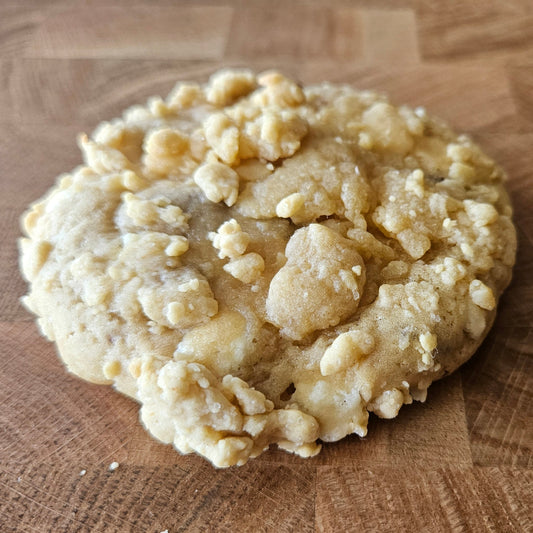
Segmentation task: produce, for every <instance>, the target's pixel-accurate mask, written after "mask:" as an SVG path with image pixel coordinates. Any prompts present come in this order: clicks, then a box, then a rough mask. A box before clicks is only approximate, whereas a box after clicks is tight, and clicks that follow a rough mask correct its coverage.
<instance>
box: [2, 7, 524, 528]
mask: <svg viewBox="0 0 533 533" xmlns="http://www.w3.org/2000/svg"><path fill="white" fill-rule="evenodd" d="M222 66H251V67H252V68H254V69H256V70H264V69H267V68H273V67H275V68H279V69H281V70H282V71H284V72H285V73H287V74H289V75H291V76H294V77H296V78H298V79H300V80H301V81H302V82H304V83H313V82H319V81H323V80H330V81H334V82H346V83H350V84H352V85H354V86H355V87H358V88H365V89H366V88H373V89H376V90H378V91H382V92H387V93H388V94H389V95H390V96H391V99H392V101H393V102H394V103H397V104H400V103H406V104H408V105H413V106H417V105H423V106H425V107H426V108H427V109H428V111H429V112H430V113H431V114H435V115H439V116H441V117H443V118H444V119H446V120H447V121H448V122H449V123H450V124H452V126H453V127H454V128H455V129H457V130H462V131H466V132H468V133H469V134H471V135H472V136H473V138H474V139H475V140H476V141H478V142H479V143H480V144H481V145H482V146H483V147H484V148H485V150H486V151H487V152H488V153H489V154H491V155H492V156H493V157H495V158H496V159H497V160H498V161H499V162H500V163H501V164H502V165H503V166H504V167H505V168H506V170H507V172H508V174H509V183H508V185H509V190H510V192H511V196H512V200H513V203H514V208H515V223H516V226H517V230H518V242H519V250H518V258H517V264H516V267H515V270H514V279H513V282H512V284H511V286H510V287H509V289H508V290H507V292H506V293H505V295H504V296H503V298H502V300H501V302H500V305H499V314H498V317H497V319H496V322H495V324H494V327H493V329H492V331H491V333H490V334H489V336H488V337H487V339H486V340H485V342H484V343H483V344H482V346H481V348H480V349H479V350H478V352H477V354H476V355H475V356H474V357H473V358H472V359H471V360H470V361H469V362H468V363H467V364H466V365H464V367H463V368H461V369H460V370H459V371H458V372H456V373H455V374H453V375H452V376H451V377H449V378H446V379H445V380H443V381H441V382H438V383H436V384H434V385H433V386H432V387H431V388H430V389H429V397H428V400H427V402H426V403H425V404H420V403H415V404H413V405H411V406H405V407H403V408H402V410H401V411H400V414H399V416H398V418H396V419H394V420H380V419H377V418H376V417H371V421H370V424H369V431H368V436H367V437H366V438H364V439H360V438H359V437H355V436H354V437H349V438H346V439H344V440H343V441H341V442H338V443H335V444H328V445H325V446H324V447H323V451H322V453H321V454H320V455H318V456H317V457H314V458H312V459H307V460H306V459H301V458H299V457H296V456H293V455H289V454H287V453H285V452H282V451H279V450H277V449H271V450H270V451H268V452H266V453H265V454H263V455H262V456H260V457H259V458H258V459H255V460H253V461H251V462H249V463H248V464H247V465H245V466H243V467H233V468H229V469H226V470H215V469H214V468H213V467H212V466H211V465H210V464H209V463H208V462H206V461H205V460H204V459H202V458H200V457H197V456H181V455H179V454H178V453H177V452H175V451H174V450H173V449H172V447H170V446H164V445H162V444H159V443H158V442H156V441H155V440H153V439H152V438H151V437H150V436H149V435H148V434H147V433H146V432H145V430H144V429H143V428H142V426H141V424H140V423H139V420H138V406H137V404H136V403H135V402H134V401H132V400H130V399H128V398H125V397H123V396H121V395H119V394H118V393H116V392H114V391H113V390H112V389H111V388H109V387H104V386H98V385H93V384H89V383H86V382H83V381H81V380H79V379H77V378H76V377H74V376H72V375H69V374H68V373H67V372H66V370H65V369H64V367H63V365H62V364H61V363H60V361H59V359H58V357H57V355H56V352H55V349H54V346H53V345H52V344H51V343H49V342H47V341H46V340H44V339H43V338H42V337H41V336H40V335H39V333H38V331H37V327H36V325H35V323H34V320H33V317H32V316H31V315H30V314H29V313H28V312H27V311H25V310H24V308H23V307H22V306H21V305H20V302H19V298H20V297H21V296H22V295H23V294H24V292H25V290H26V286H25V283H24V281H23V280H22V278H21V277H20V275H19V273H18V265H17V261H18V259H17V255H18V254H17V247H16V239H17V238H18V236H19V235H20V229H19V217H20V215H21V213H22V212H23V211H24V209H25V207H26V206H27V205H28V204H29V203H30V202H31V201H33V200H35V199H37V198H38V197H39V196H40V195H42V194H43V193H44V192H45V191H46V190H47V189H48V188H49V187H50V186H51V185H52V184H53V182H54V179H55V177H56V176H57V175H58V174H60V173H61V172H63V171H67V170H70V169H71V168H73V167H74V166H76V165H77V164H79V163H80V162H81V156H80V153H79V150H78V148H77V147H76V142H75V137H76V134H77V133H79V132H81V131H85V132H90V131H92V129H93V128H94V127H95V126H96V124H97V123H98V122H100V121H101V120H103V119H109V118H112V117H114V116H118V115H119V114H120V112H121V111H122V110H123V109H124V108H126V107H128V106H130V105H132V104H134V103H138V102H144V101H145V100H146V98H147V97H148V96H150V95H153V94H161V95H165V94H166V93H168V91H169V90H170V89H171V88H172V86H173V85H174V83H175V82H176V81H178V80H183V79H199V80H206V79H207V78H208V76H209V75H210V74H211V73H212V72H213V71H215V70H216V69H218V68H219V67H222ZM0 179H1V194H0V230H1V231H0V239H1V245H0V260H1V265H0V302H1V304H0V313H1V315H0V531H1V532H12V531H16V532H19V531H20V532H22V531H24V532H26V531H37V532H78V531H80V532H143V533H144V532H154V533H159V532H162V531H165V530H168V532H169V533H176V532H182V531H183V532H189V531H194V532H195V531H198V532H204V531H227V532H241V531H251V532H255V531H272V532H274V531H275V532H289V531H295V532H310V531H324V532H344V531H357V532H366V531H369V532H373V531H375V532H388V531H391V532H402V531H410V532H412V531H414V532H417V531H424V532H447V531H453V532H469V531H472V532H483V531H494V532H507V531H509V532H521V531H530V532H531V531H533V519H532V516H533V470H532V468H533V453H532V448H533V416H532V414H533V407H532V405H533V401H532V400H533V398H532V395H533V387H532V376H533V3H531V2H530V1H528V0H512V1H510V0H507V1H505V2H504V1H501V2H499V1H496V0H473V1H468V2H465V1H464V0H449V1H442V2H431V1H429V0H425V1H424V0H400V1H397V2H386V1H385V0H377V1H371V0H367V1H348V0H345V1H341V0H333V1H330V2H319V1H303V0H302V1H278V0H270V1H269V0H257V1H249V2H246V1H244V0H243V1H237V0H234V1H230V0H220V1H217V0H210V1H208V0H200V1H192V0H189V1H185V0H183V1H171V0H166V1H165V0H158V1H149V0H86V1H66V0H56V1H54V0H12V1H11V0H3V1H2V2H0ZM114 461H116V462H117V463H119V466H118V468H116V470H114V471H112V470H110V469H109V465H110V464H111V463H112V462H114Z"/></svg>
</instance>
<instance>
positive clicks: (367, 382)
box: [20, 70, 516, 467]
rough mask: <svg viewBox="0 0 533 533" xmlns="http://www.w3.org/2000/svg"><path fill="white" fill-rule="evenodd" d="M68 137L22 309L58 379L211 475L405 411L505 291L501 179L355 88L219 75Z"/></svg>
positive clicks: (463, 354)
mask: <svg viewBox="0 0 533 533" xmlns="http://www.w3.org/2000/svg"><path fill="white" fill-rule="evenodd" d="M79 145H80V148H81V151H82V153H83V159H84V163H83V164H82V165H81V166H79V167H78V168H76V169H74V170H73V171H72V172H69V173H68V174H65V175H62V176H60V177H59V179H58V181H57V184H56V186H55V187H54V188H53V189H51V191H50V192H49V193H48V194H47V195H46V196H45V197H44V198H43V199H41V200H40V201H38V202H37V203H35V204H34V205H33V206H32V207H31V209H30V210H29V212H28V213H27V214H26V215H25V216H24V219H23V229H24V232H25V234H26V237H25V238H22V239H21V240H20V250H21V268H22V271H23V273H24V276H25V277H26V279H27V280H28V281H29V283H30V287H31V288H30V292H29V294H28V295H27V296H26V297H24V303H25V305H26V306H27V308H28V309H29V310H31V311H32V312H33V313H35V314H36V315H37V316H38V324H39V326H40V329H41V331H42V332H43V334H44V335H46V336H47V337H48V338H49V339H50V340H52V341H54V342H55V343H56V345H57V348H58V351H59V354H60V356H61V358H62V360H63V361H64V362H65V364H66V366H67V368H68V369H69V370H70V371H71V372H73V373H74V374H76V375H78V376H80V377H81V378H83V379H85V380H88V381H91V382H94V383H106V384H110V385H113V386H114V387H115V388H116V389H117V390H118V391H120V392H122V393H124V394H126V395H128V396H131V397H132V398H135V399H136V400H137V401H138V402H139V403H140V406H141V407H140V417H141V420H142V422H143V424H144V425H145V426H146V428H147V429H148V431H149V432H150V433H151V434H152V435H153V436H154V437H156V438H157V439H159V440H160V441H162V442H164V443H172V444H173V445H174V446H175V447H176V449H177V450H179V451H180V452H182V453H190V452H196V453H198V454H201V455H202V456H204V457H206V458H207V459H208V460H210V461H211V462H212V463H213V464H214V465H216V466H218V467H224V466H229V465H241V464H243V463H245V462H246V461H247V460H248V459H249V458H253V457H256V456H257V455H259V454H260V453H261V452H263V451H264V450H266V449H267V448H268V447H269V445H270V444H272V443H276V444H277V445H278V446H279V447H281V448H283V449H284V450H288V451H290V452H294V453H296V454H298V455H300V456H303V457H308V456H312V455H315V454H316V453H318V452H319V450H320V446H321V442H330V441H336V440H339V439H342V438H343V437H344V436H345V435H349V434H352V433H355V434H357V435H359V436H364V435H365V434H366V431H367V429H366V428H367V421H368V416H369V412H373V413H375V414H377V415H378V416H380V417H383V418H393V417H395V416H396V415H397V413H398V410H399V409H400V407H401V406H402V405H403V404H409V403H411V402H412V401H413V399H414V400H418V401H424V400H425V398H426V391H427V388H428V386H429V385H430V384H431V382H433V381H434V380H436V379H439V378H441V377H443V376H445V375H446V374H449V373H450V372H453V371H454V370H455V369H456V368H457V367H458V366H459V365H461V364H462V363H463V362H465V361H466V360H467V359H468V358H469V357H470V356H471V355H472V354H473V353H474V351H475V350H476V348H477V347H478V345H479V344H480V343H481V341H482V339H483V338H484V336H485V335H486V333H487V331H488V329H489V328H490V326H491V323H492V321H493V319H494V315H495V312H496V305H497V301H498V298H499V297H500V295H501V293H502V291H503V290H504V288H505V287H506V286H507V284H508V283H509V281H510V277H511V269H512V266H513V263H514V260H515V250H516V236H515V230H514V227H513V224H512V221H511V206H510V202H509V199H508V196H507V194H506V192H505V189H504V186H503V182H504V181H505V175H504V172H503V171H502V169H501V168H500V167H498V166H497V165H496V164H495V163H494V161H493V160H492V159H490V158H489V157H488V156H487V155H485V154H484V153H483V152H482V151H481V150H480V148H479V147H478V146H477V145H476V144H474V143H473V142H472V140H471V139H470V138H469V137H468V136H466V135H457V134H455V133H454V132H452V131H451V130H450V129H449V128H448V127H447V126H446V125H445V124H443V123H442V122H441V121H439V120H437V119H434V118H431V117H429V116H428V115H427V114H426V111H425V110H424V109H422V108H417V109H414V110H413V109H410V108H408V107H404V106H400V107H396V106H394V105H392V104H391V103H389V101H388V100H387V98H386V97H384V96H380V95H377V94H375V93H373V92H367V91H363V92H359V91H356V90H355V89H353V88H352V87H350V86H338V85H332V84H328V83H324V84H321V85H315V86H309V87H301V86H300V85H299V84H297V83H296V82H295V81H293V80H291V79H289V78H286V77H284V76H283V75H281V74H280V73H277V72H266V73H263V74H260V75H258V76H256V75H255V74H253V73H252V72H250V71H248V70H223V71H220V72H217V73H215V74H214V75H213V76H212V77H211V78H210V80H209V82H208V83H207V84H205V85H200V84H196V83H179V84H178V85H177V86H176V87H175V88H174V90H173V91H172V92H171V93H170V95H169V96H168V98H167V99H166V100H163V99H161V98H158V97H155V98H152V99H150V100H149V101H148V104H147V105H146V106H136V107H132V108H130V109H128V110H127V111H126V112H125V113H124V114H123V117H122V118H118V119H115V120H112V121H110V122H103V123H102V124H100V125H99V126H98V127H97V129H96V131H95V132H94V133H93V134H92V136H91V137H90V138H89V137H87V136H86V135H81V136H80V137H79ZM354 453H357V452H356V450H354Z"/></svg>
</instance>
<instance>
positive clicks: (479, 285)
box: [469, 279, 496, 311]
mask: <svg viewBox="0 0 533 533" xmlns="http://www.w3.org/2000/svg"><path fill="white" fill-rule="evenodd" d="M469 292H470V298H472V301H473V302H474V303H475V304H476V305H477V306H478V307H481V308H482V309H486V310H487V311H492V310H493V309H494V308H495V307H496V300H495V298H494V293H493V292H492V289H491V288H490V287H487V285H485V284H484V283H483V282H482V281H480V280H479V279H475V280H473V281H472V282H471V283H470V287H469Z"/></svg>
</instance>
